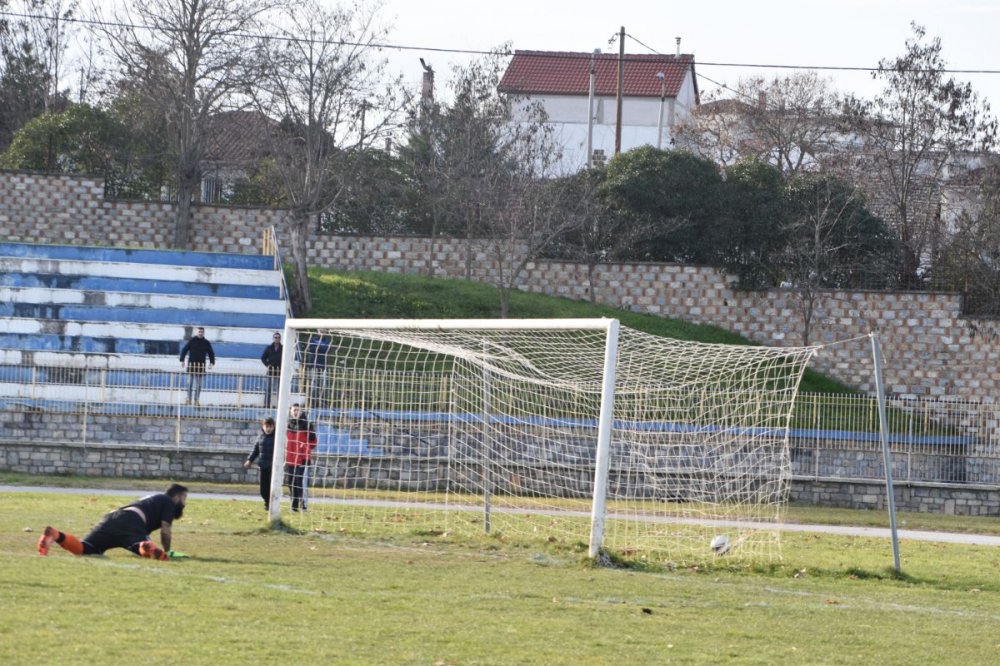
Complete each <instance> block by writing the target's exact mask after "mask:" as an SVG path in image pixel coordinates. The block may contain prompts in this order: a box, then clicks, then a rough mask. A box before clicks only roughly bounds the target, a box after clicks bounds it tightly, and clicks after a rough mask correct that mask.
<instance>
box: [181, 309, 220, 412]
mask: <svg viewBox="0 0 1000 666" xmlns="http://www.w3.org/2000/svg"><path fill="white" fill-rule="evenodd" d="M184 357H187V360H188V365H187V371H188V374H189V375H190V376H191V380H190V381H189V382H188V391H187V402H188V404H191V398H192V396H193V397H194V404H196V405H197V404H198V403H199V401H200V399H201V384H202V382H203V381H204V380H205V359H206V358H207V359H208V367H209V368H211V367H213V366H214V365H215V351H214V350H213V349H212V343H211V342H209V341H208V340H206V339H205V329H204V327H202V326H199V327H198V329H197V331H196V332H195V334H194V337H192V338H191V339H190V340H188V341H187V344H186V345H184V348H183V349H181V368H183V367H184Z"/></svg>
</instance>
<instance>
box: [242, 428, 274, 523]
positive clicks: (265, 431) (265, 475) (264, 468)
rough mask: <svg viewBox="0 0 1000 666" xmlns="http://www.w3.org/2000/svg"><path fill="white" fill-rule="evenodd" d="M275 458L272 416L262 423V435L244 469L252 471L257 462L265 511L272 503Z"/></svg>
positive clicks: (259, 436)
mask: <svg viewBox="0 0 1000 666" xmlns="http://www.w3.org/2000/svg"><path fill="white" fill-rule="evenodd" d="M273 457H274V419H272V418H271V417H270V416H269V417H267V418H266V419H264V420H263V421H261V422H260V435H258V436H257V441H256V442H254V445H253V451H251V452H250V455H249V456H247V459H246V460H245V461H243V468H244V469H250V466H251V465H253V462H254V461H255V460H256V461H257V466H258V467H260V496H261V499H263V500H264V509H265V510H267V509H268V508H269V506H270V503H271V462H272V458H273Z"/></svg>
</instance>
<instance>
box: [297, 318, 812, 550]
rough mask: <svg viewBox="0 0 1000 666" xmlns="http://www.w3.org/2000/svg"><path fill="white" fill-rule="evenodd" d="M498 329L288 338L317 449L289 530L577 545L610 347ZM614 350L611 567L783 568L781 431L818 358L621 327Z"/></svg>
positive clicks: (585, 530)
mask: <svg viewBox="0 0 1000 666" xmlns="http://www.w3.org/2000/svg"><path fill="white" fill-rule="evenodd" d="M503 325H504V324H503V322H497V328H496V329H480V328H477V329H475V330H421V329H407V328H397V329H393V330H378V329H349V328H312V329H309V328H302V329H290V333H292V334H293V336H294V335H296V334H297V340H296V339H295V338H294V337H292V338H290V339H289V341H288V342H289V343H291V344H297V346H298V349H299V351H300V357H299V360H300V362H299V363H298V364H296V366H295V367H296V371H295V372H294V374H293V376H292V384H291V386H290V390H291V392H292V393H293V394H296V395H299V396H300V399H301V400H304V401H305V404H306V408H307V414H308V418H309V419H310V420H311V421H312V422H313V423H314V425H315V427H316V430H317V435H318V439H319V445H318V448H317V450H316V453H315V456H314V459H313V464H312V467H311V470H310V474H309V479H310V480H309V493H310V496H311V497H310V504H309V507H310V508H309V512H308V513H305V514H299V515H296V516H295V517H294V519H293V520H294V521H298V522H300V523H302V526H304V527H308V528H310V529H318V530H324V531H346V532H351V533H355V532H361V531H377V530H381V529H385V527H386V526H398V527H401V528H403V529H408V530H411V531H415V532H423V531H427V532H431V533H439V532H441V531H450V532H469V533H470V534H473V533H476V534H483V533H486V532H487V531H488V532H489V533H490V534H493V535H497V534H500V535H503V536H504V537H509V538H518V539H524V540H525V541H526V542H527V541H530V540H532V539H539V540H547V541H552V540H556V541H560V542H564V543H565V542H569V543H580V544H584V545H585V544H587V543H588V541H589V539H590V529H591V511H592V507H593V501H594V476H595V459H596V443H597V431H598V421H599V414H600V405H601V395H602V393H601V387H602V377H603V367H604V357H605V347H606V341H607V332H606V331H605V330H603V329H591V330H523V329H506V328H503ZM292 326H295V323H294V322H293V323H292ZM618 345H619V348H618V357H617V364H616V372H617V379H616V382H615V396H614V423H613V428H612V436H611V446H610V458H609V463H610V464H609V478H608V484H607V488H606V495H605V497H606V512H605V531H604V538H603V546H604V548H605V550H607V551H608V552H610V553H612V554H617V555H619V556H623V557H627V558H634V557H646V558H650V559H653V560H659V561H662V560H673V561H677V562H682V561H691V560H703V559H705V557H706V556H711V550H710V548H709V544H710V543H711V542H712V540H713V538H714V537H715V536H717V535H720V534H721V535H725V536H726V537H727V540H728V543H729V552H730V554H731V556H734V557H743V558H754V559H761V558H770V557H774V556H776V555H777V554H779V551H778V550H777V545H778V543H779V542H778V527H779V525H780V521H781V518H782V510H783V506H784V503H785V500H786V497H787V492H788V483H789V478H790V460H789V454H788V446H787V425H788V419H789V414H790V411H791V407H792V403H793V401H794V397H795V392H796V389H797V386H798V382H799V379H800V378H801V374H802V371H803V369H804V367H805V364H806V362H807V360H808V358H809V357H810V356H811V354H812V351H813V350H812V348H788V349H773V348H764V347H750V346H731V345H709V344H700V343H690V342H682V341H677V340H670V339H665V338H660V337H656V336H652V335H649V334H645V333H642V332H639V331H635V330H632V329H628V328H624V327H623V328H622V329H621V332H620V336H619V342H618ZM456 509H457V510H458V511H456Z"/></svg>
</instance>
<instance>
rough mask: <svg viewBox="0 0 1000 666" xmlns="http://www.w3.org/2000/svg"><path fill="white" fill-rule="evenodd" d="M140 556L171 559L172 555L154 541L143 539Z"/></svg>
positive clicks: (140, 545)
mask: <svg viewBox="0 0 1000 666" xmlns="http://www.w3.org/2000/svg"><path fill="white" fill-rule="evenodd" d="M139 556H140V557H148V558H149V559H151V560H169V559H170V557H169V556H168V555H167V554H166V553H165V552H164V551H163V549H162V548H160V547H159V546H157V545H156V544H155V543H153V542H152V541H143V542H142V543H141V544H139Z"/></svg>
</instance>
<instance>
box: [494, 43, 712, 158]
mask: <svg viewBox="0 0 1000 666" xmlns="http://www.w3.org/2000/svg"><path fill="white" fill-rule="evenodd" d="M591 67H593V69H594V72H595V77H594V78H595V81H594V99H593V114H594V115H593V118H594V122H593V129H592V132H593V134H592V138H591V140H592V144H591V145H592V146H593V150H594V154H595V159H596V160H597V161H601V160H607V159H610V158H611V157H612V156H613V155H614V153H615V123H616V118H617V114H616V95H617V91H618V55H617V54H610V53H597V54H590V53H568V52H556V51H516V52H515V53H514V57H513V58H512V59H511V62H510V65H509V66H508V67H507V71H506V72H505V73H504V75H503V78H502V79H501V80H500V84H499V86H498V90H499V91H500V92H501V93H504V94H508V95H515V96H517V97H519V98H522V99H524V100H525V101H526V102H529V103H540V104H541V105H542V107H543V108H544V109H545V112H546V113H547V114H548V122H549V123H550V124H551V125H552V126H553V128H554V129H555V132H556V136H557V137H558V138H559V140H560V141H561V143H562V145H563V159H562V169H561V171H563V172H566V173H570V172H574V171H577V170H579V169H580V168H582V167H584V166H586V164H587V139H588V122H587V119H588V109H589V108H590V72H591ZM697 104H698V84H697V81H696V79H695V73H694V56H693V55H691V54H687V53H684V54H678V55H648V54H641V55H636V54H627V55H626V56H625V58H624V77H623V94H622V134H621V150H622V152H625V151H627V150H630V149H632V148H636V147H638V146H642V145H652V146H656V145H660V146H661V147H663V148H670V147H671V144H672V139H673V134H672V132H673V128H674V127H675V126H676V125H677V124H679V123H680V122H682V121H683V120H684V119H685V118H686V117H687V116H688V114H689V113H690V112H691V110H692V109H693V108H694V107H695V106H696V105H697ZM661 109H662V121H661ZM661 126H662V131H661V132H660V136H659V137H658V136H657V134H658V130H660V128H661Z"/></svg>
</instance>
